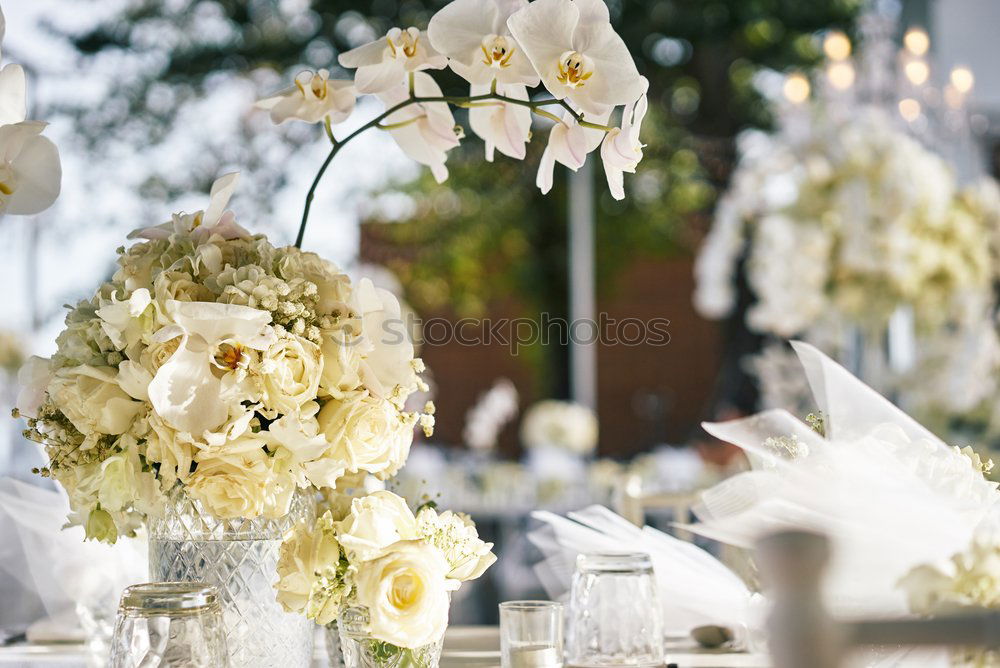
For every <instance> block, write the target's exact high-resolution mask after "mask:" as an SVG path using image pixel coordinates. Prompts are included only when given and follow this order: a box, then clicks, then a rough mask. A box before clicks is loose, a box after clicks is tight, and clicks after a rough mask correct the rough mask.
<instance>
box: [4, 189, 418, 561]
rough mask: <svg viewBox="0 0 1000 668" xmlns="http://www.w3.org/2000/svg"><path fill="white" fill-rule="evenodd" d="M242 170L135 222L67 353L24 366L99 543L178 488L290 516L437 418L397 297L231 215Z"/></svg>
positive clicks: (57, 457)
mask: <svg viewBox="0 0 1000 668" xmlns="http://www.w3.org/2000/svg"><path fill="white" fill-rule="evenodd" d="M236 181H237V175H235V174H231V175H228V176H225V177H223V178H221V179H219V180H218V181H217V182H216V184H215V186H213V188H212V195H211V201H210V203H209V205H208V207H207V209H205V210H203V211H198V212H195V213H193V214H176V215H175V216H174V217H173V220H171V221H170V222H167V223H164V224H162V225H159V226H156V227H150V228H146V229H141V230H137V231H135V232H133V233H132V235H130V236H131V237H133V238H139V239H143V241H140V242H138V243H136V244H134V245H132V246H131V247H130V248H128V249H124V248H122V249H120V250H119V258H118V269H117V271H116V272H115V274H114V276H113V277H112V279H111V280H110V281H109V282H107V283H105V284H104V285H102V286H100V288H98V290H97V292H96V293H95V295H94V297H92V298H91V299H89V300H85V301H82V302H80V303H79V304H77V305H76V306H75V307H74V308H72V309H71V310H70V312H69V314H68V315H67V317H66V329H65V330H64V331H63V332H62V333H61V334H60V335H59V337H58V340H57V343H58V350H57V352H56V354H55V355H54V356H53V357H52V358H51V359H48V360H46V359H41V358H37V357H36V358H32V359H31V360H30V362H29V364H28V365H26V367H25V368H24V370H23V371H22V378H21V380H22V385H24V386H25V387H26V390H25V391H24V392H23V393H22V396H21V397H20V398H19V402H18V411H19V412H20V414H22V415H24V416H26V417H28V418H29V420H28V429H27V436H28V437H29V438H31V439H34V440H36V441H38V442H40V443H44V445H45V450H46V452H47V454H48V457H49V464H48V466H47V467H45V468H44V469H42V470H41V473H42V475H45V476H49V477H52V478H54V479H55V480H57V481H58V482H59V483H60V484H61V485H62V486H63V487H64V488H65V489H66V491H67V492H68V494H69V499H70V505H71V508H72V510H73V514H72V516H71V517H70V522H71V523H73V524H82V525H84V526H85V528H86V531H87V535H88V537H91V538H99V539H102V540H106V541H110V542H114V541H115V540H116V538H117V537H118V536H119V535H130V534H132V533H133V532H134V531H135V529H136V528H137V527H138V526H139V525H140V524H141V523H142V522H143V521H144V520H145V518H146V517H147V516H149V515H154V514H156V513H157V512H158V511H159V510H160V509H161V508H162V505H163V499H162V495H163V494H164V493H166V492H168V491H169V490H170V489H171V488H172V487H173V486H174V485H175V484H180V485H182V486H183V488H184V490H185V492H187V493H188V494H189V495H191V496H192V497H193V498H195V499H197V500H199V501H201V502H202V503H203V504H204V505H205V507H206V508H207V509H208V510H209V511H210V512H211V513H213V514H214V515H216V516H218V517H222V518H227V517H248V518H252V517H258V516H264V517H280V516H282V515H284V514H285V513H286V512H287V511H288V506H289V503H290V501H291V497H292V493H293V492H294V491H295V489H296V488H319V489H324V488H334V487H335V486H336V485H337V482H338V480H339V479H340V478H341V477H343V476H344V475H345V474H357V473H368V474H371V475H373V476H375V477H377V478H380V479H385V478H387V477H389V476H391V475H393V474H394V473H395V472H396V471H397V470H398V469H399V468H400V467H401V466H402V465H403V463H404V462H405V460H406V457H407V454H408V453H409V448H410V443H411V441H412V438H413V427H414V425H415V424H417V423H418V422H420V423H422V424H423V426H424V428H425V429H426V430H427V431H428V432H429V431H430V429H431V428H432V425H433V417H432V415H431V413H432V412H433V406H432V405H428V406H427V407H426V412H425V413H423V414H421V413H418V412H413V411H410V412H408V411H407V410H406V409H405V406H404V405H405V402H406V399H407V397H409V396H410V394H412V393H413V392H414V391H416V390H417V389H420V388H423V387H425V386H424V384H423V383H422V381H421V380H420V378H419V376H418V374H419V373H420V372H421V371H422V370H423V365H422V363H421V362H420V360H419V359H416V358H414V357H413V347H412V345H411V344H410V342H409V339H408V338H407V337H406V333H405V331H404V330H403V329H401V328H402V324H401V322H402V321H401V320H400V319H399V304H398V302H397V301H396V299H395V298H394V297H393V296H392V295H391V294H390V293H388V292H386V291H384V290H380V289H378V288H375V287H374V286H373V285H372V284H371V282H370V281H366V280H363V281H361V282H360V283H359V284H358V285H352V284H351V282H350V281H349V279H348V278H347V276H345V275H344V274H342V273H341V272H340V271H339V270H338V269H337V267H335V266H334V265H333V264H331V263H329V262H327V261H325V260H323V259H321V258H320V257H318V256H317V255H315V254H313V253H306V252H302V251H300V250H298V249H297V248H294V247H288V248H275V247H274V246H272V245H271V244H270V243H269V242H268V241H267V239H265V238H264V237H263V236H262V235H251V234H250V233H249V232H247V231H246V230H244V229H243V228H241V227H240V226H239V225H237V224H236V222H235V219H234V215H233V214H232V212H229V211H226V210H225V208H226V204H227V202H228V200H229V197H230V195H231V193H232V191H233V189H234V188H235V185H236ZM393 319H395V322H396V323H400V324H399V327H400V329H399V330H398V331H394V330H392V328H391V327H392V323H393V321H394V320H393Z"/></svg>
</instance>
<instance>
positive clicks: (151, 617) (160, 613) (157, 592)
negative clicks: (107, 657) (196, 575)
mask: <svg viewBox="0 0 1000 668" xmlns="http://www.w3.org/2000/svg"><path fill="white" fill-rule="evenodd" d="M110 665H111V668H146V666H164V667H166V666H170V667H171V668H219V667H224V666H228V665H229V658H228V654H227V652H226V634H225V632H224V631H223V628H222V608H221V607H220V605H219V594H218V591H217V590H216V589H215V587H212V586H209V585H203V584H199V583H195V582H152V583H149V584H140V585H133V586H131V587H129V588H127V589H126V590H125V593H124V594H122V598H121V603H120V604H119V606H118V618H117V620H116V622H115V630H114V636H113V638H112V641H111V662H110Z"/></svg>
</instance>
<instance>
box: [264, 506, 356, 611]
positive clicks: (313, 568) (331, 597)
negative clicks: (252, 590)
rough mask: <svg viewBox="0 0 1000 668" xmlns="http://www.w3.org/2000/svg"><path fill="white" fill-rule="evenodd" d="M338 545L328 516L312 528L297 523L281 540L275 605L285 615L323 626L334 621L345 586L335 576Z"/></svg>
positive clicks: (343, 598) (338, 561)
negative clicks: (296, 614)
mask: <svg viewBox="0 0 1000 668" xmlns="http://www.w3.org/2000/svg"><path fill="white" fill-rule="evenodd" d="M339 567H340V543H339V542H337V537H336V533H335V531H334V529H333V518H332V517H331V516H330V513H326V514H324V515H323V516H322V517H320V518H319V519H318V520H316V524H315V526H313V525H311V524H309V523H306V522H300V523H299V524H298V525H296V526H295V528H294V529H293V530H292V531H291V532H290V533H289V534H288V535H287V536H286V537H285V540H284V542H282V544H281V551H280V553H279V556H278V566H277V570H278V582H277V583H276V584H275V585H274V588H275V589H276V590H277V595H276V598H277V600H278V603H280V604H281V606H282V607H283V608H284V609H285V610H286V611H287V612H301V613H305V614H306V615H307V616H308V617H310V618H311V619H315V620H316V623H318V624H322V625H326V624H329V623H330V622H332V621H334V620H335V619H336V618H337V614H338V613H339V612H340V608H341V605H342V604H343V602H344V600H345V598H346V596H347V593H348V591H347V590H348V589H349V587H347V586H345V585H344V584H343V578H338V577H337V569H338V568H339Z"/></svg>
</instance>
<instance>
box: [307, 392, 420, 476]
mask: <svg viewBox="0 0 1000 668" xmlns="http://www.w3.org/2000/svg"><path fill="white" fill-rule="evenodd" d="M317 420H318V421H319V428H320V430H321V431H322V432H323V434H324V435H325V436H326V440H327V441H328V442H329V443H330V450H329V452H328V453H327V456H330V457H333V458H334V459H338V460H340V461H343V462H345V463H346V464H347V470H348V471H351V472H358V471H367V472H368V473H371V474H372V475H375V476H377V477H378V478H380V479H382V480H385V479H386V478H389V477H391V476H393V475H395V474H396V472H397V471H398V470H399V469H400V467H401V466H402V465H403V464H404V463H405V462H406V458H407V456H409V454H410V445H411V444H412V443H413V420H412V419H410V418H409V417H408V416H406V415H404V414H402V413H400V412H399V410H398V409H397V408H396V407H395V406H393V405H392V404H391V403H390V402H388V401H386V400H385V399H380V398H378V397H375V396H373V395H371V394H369V393H368V392H367V391H361V392H354V393H351V394H349V395H345V396H344V398H343V399H331V400H330V401H328V402H327V403H326V405H324V406H323V409H322V410H321V411H320V412H319V415H318V416H317Z"/></svg>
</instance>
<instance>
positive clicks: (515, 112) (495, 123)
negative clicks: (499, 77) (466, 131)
mask: <svg viewBox="0 0 1000 668" xmlns="http://www.w3.org/2000/svg"><path fill="white" fill-rule="evenodd" d="M471 92H472V95H474V96H475V95H481V94H483V93H488V92H489V86H488V85H487V84H472V91H471ZM497 92H498V93H500V94H501V95H503V96H505V97H510V98H514V99H516V100H527V99H528V90H527V88H525V87H524V86H523V85H521V84H500V85H498V86H497ZM469 125H470V126H472V131H473V132H475V133H476V134H477V135H479V136H480V137H481V138H482V140H483V142H484V143H485V144H486V160H487V161H489V162H493V151H494V149H495V150H497V151H500V152H501V153H503V154H504V155H506V156H510V157H511V158H516V159H518V160H523V159H524V156H525V154H526V153H527V149H526V148H525V144H527V143H528V140H529V139H530V138H531V110H530V109H529V108H527V107H525V106H522V105H520V104H511V103H510V102H497V104H488V105H485V104H484V105H483V106H477V107H473V108H471V109H469Z"/></svg>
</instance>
